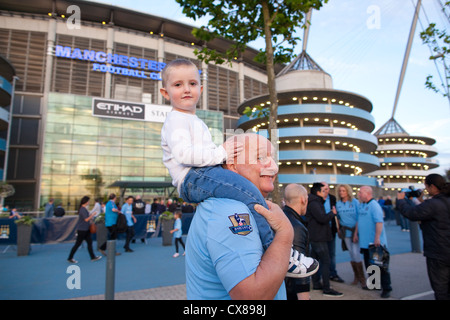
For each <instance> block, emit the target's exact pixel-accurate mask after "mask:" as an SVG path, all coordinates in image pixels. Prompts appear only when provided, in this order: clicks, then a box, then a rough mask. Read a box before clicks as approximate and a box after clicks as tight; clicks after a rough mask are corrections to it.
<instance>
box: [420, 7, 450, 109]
mask: <svg viewBox="0 0 450 320" xmlns="http://www.w3.org/2000/svg"><path fill="white" fill-rule="evenodd" d="M445 9H450V1H447V2H446V3H445V5H444V8H443V10H442V11H443V14H444V15H445V17H446V18H447V19H448V17H447V15H446V13H445ZM420 38H421V39H422V42H423V43H424V44H427V45H428V46H429V47H430V49H431V51H432V55H431V56H430V60H436V61H437V62H442V64H443V67H444V77H443V78H442V77H441V79H440V80H441V82H442V83H441V86H440V87H439V85H436V84H435V82H434V81H435V80H434V79H433V76H432V75H429V76H428V77H427V79H426V81H425V87H426V88H428V89H431V90H433V91H435V92H437V93H440V94H442V95H443V96H444V97H447V98H448V99H449V101H450V96H449V91H450V86H449V81H450V72H449V66H448V59H449V56H450V34H447V30H446V29H443V30H441V29H438V28H437V27H436V24H435V23H430V25H429V26H428V27H427V28H426V29H425V30H424V31H423V32H421V33H420Z"/></svg>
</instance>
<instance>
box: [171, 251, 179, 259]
mask: <svg viewBox="0 0 450 320" xmlns="http://www.w3.org/2000/svg"><path fill="white" fill-rule="evenodd" d="M179 255H180V254H179V253H178V252H177V253H175V254H174V255H173V256H172V257H174V258H176V257H178V256H179Z"/></svg>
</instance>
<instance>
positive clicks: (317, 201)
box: [306, 182, 343, 297]
mask: <svg viewBox="0 0 450 320" xmlns="http://www.w3.org/2000/svg"><path fill="white" fill-rule="evenodd" d="M324 188H325V186H324V185H323V184H322V183H320V182H316V183H314V184H313V186H312V187H311V193H310V194H309V196H308V207H307V210H306V220H307V225H308V231H309V239H310V241H311V249H312V252H311V257H312V258H314V259H316V260H318V261H319V264H320V267H319V272H317V273H316V274H315V275H313V276H312V280H313V289H315V290H323V294H324V295H325V296H332V297H341V296H343V294H342V293H340V292H337V291H336V290H333V289H331V287H330V254H329V251H328V241H331V240H332V237H331V228H330V221H331V220H332V219H334V217H335V216H336V208H333V209H332V211H330V212H329V213H327V212H325V207H324V203H325V193H324ZM321 276H322V284H320V277H321Z"/></svg>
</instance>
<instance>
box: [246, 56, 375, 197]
mask: <svg viewBox="0 0 450 320" xmlns="http://www.w3.org/2000/svg"><path fill="white" fill-rule="evenodd" d="M276 87H277V93H278V120H277V122H278V141H276V142H275V141H272V142H273V143H277V144H278V149H279V152H278V161H279V162H278V165H279V175H278V178H279V183H280V185H285V184H289V183H299V184H303V185H306V186H309V185H311V184H312V183H314V182H321V181H325V182H327V183H328V184H329V185H330V187H331V188H334V187H335V186H336V185H338V184H349V185H351V186H353V187H354V188H355V189H356V188H357V187H358V186H361V185H371V186H376V184H377V180H376V178H375V177H373V176H371V177H369V176H366V175H364V174H365V173H368V172H372V171H375V170H377V169H378V168H379V166H380V163H379V159H378V157H377V156H376V155H375V154H374V152H375V151H376V150H377V146H378V140H377V138H376V137H375V136H374V135H372V134H371V132H372V131H373V130H374V128H375V122H374V118H373V116H372V115H371V111H372V108H373V106H372V103H371V102H370V101H369V100H368V99H367V98H365V97H363V96H361V95H358V94H355V93H352V92H348V91H342V90H335V89H333V85H332V78H331V76H330V75H329V74H328V73H326V72H325V71H324V70H323V69H322V68H321V67H320V66H319V65H318V64H317V63H316V62H315V61H314V60H313V59H312V58H311V57H310V56H309V55H308V54H307V53H306V51H302V53H301V54H300V55H299V56H297V58H296V59H294V60H293V61H292V62H291V63H290V64H289V65H288V66H286V67H285V68H284V69H283V70H282V71H281V72H280V73H279V74H278V75H277V77H276ZM268 100H269V97H268V95H263V96H258V97H254V98H252V99H249V100H247V101H245V102H244V103H242V104H241V105H240V106H239V107H238V112H239V113H240V114H241V115H242V116H241V118H240V119H239V121H238V128H240V129H243V130H244V131H247V130H253V131H254V132H258V133H260V134H265V135H268V133H267V129H268V120H267V119H266V118H262V117H248V116H246V115H243V112H244V109H245V108H246V107H247V106H249V107H251V108H253V107H254V106H267V105H268V104H270V102H268Z"/></svg>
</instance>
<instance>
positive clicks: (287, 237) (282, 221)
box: [229, 201, 294, 300]
mask: <svg viewBox="0 0 450 320" xmlns="http://www.w3.org/2000/svg"><path fill="white" fill-rule="evenodd" d="M267 204H268V206H269V210H267V209H266V208H264V207H263V206H261V205H255V210H256V211H257V212H258V213H260V214H261V215H262V216H263V217H264V218H265V219H266V220H267V222H268V223H269V225H270V226H271V228H272V229H273V230H274V232H275V236H274V239H273V242H272V244H271V245H270V246H269V248H268V249H267V250H266V252H265V253H264V255H263V256H262V258H261V261H260V263H259V266H258V267H257V268H256V271H255V272H254V273H253V274H251V275H250V276H248V277H247V278H245V279H244V280H242V281H241V282H239V283H238V284H237V285H236V286H234V287H233V289H231V290H230V292H229V294H230V297H231V298H232V299H236V300H262V299H273V298H274V297H275V295H276V294H277V292H278V290H279V289H280V286H281V284H282V282H283V280H284V278H285V276H286V272H287V270H288V266H289V257H290V251H291V247H292V240H293V238H294V230H293V228H292V225H291V223H290V221H289V219H288V218H287V217H286V215H285V214H284V212H283V211H282V210H281V208H280V207H279V206H278V205H276V204H274V203H272V202H270V201H267Z"/></svg>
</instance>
